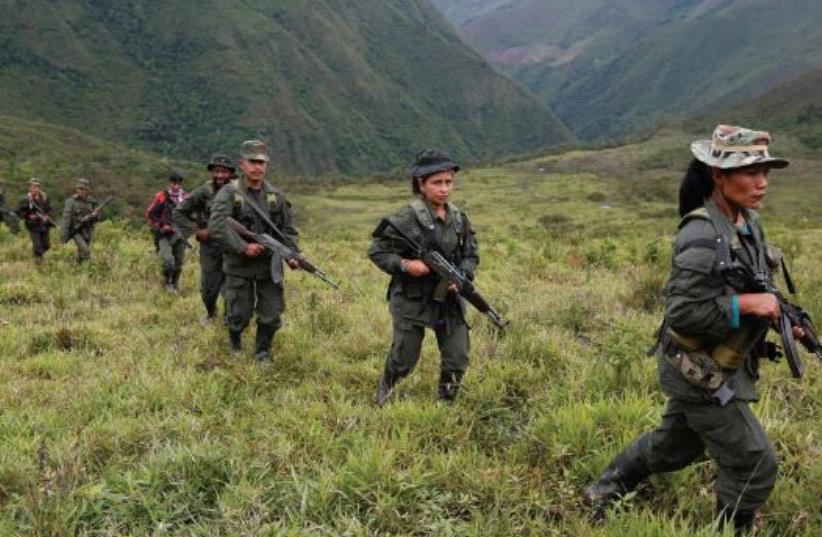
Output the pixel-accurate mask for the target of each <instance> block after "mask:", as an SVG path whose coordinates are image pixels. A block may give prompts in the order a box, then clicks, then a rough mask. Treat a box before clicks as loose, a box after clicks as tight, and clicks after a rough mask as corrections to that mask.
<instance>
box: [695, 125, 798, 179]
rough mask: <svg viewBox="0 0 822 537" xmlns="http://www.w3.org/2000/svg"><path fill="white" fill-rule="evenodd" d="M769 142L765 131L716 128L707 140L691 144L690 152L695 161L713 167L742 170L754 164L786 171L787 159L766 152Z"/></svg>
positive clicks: (722, 126) (720, 126)
mask: <svg viewBox="0 0 822 537" xmlns="http://www.w3.org/2000/svg"><path fill="white" fill-rule="evenodd" d="M770 141H771V135H770V134H768V133H767V132H765V131H754V130H751V129H746V128H744V127H733V126H730V125H717V127H716V129H714V134H713V137H712V138H711V139H710V140H697V141H695V142H693V143H692V144H691V152H692V153H693V154H694V157H696V159H697V160H699V161H701V162H704V163H705V164H707V165H708V166H713V167H715V168H721V169H731V168H742V167H744V166H753V165H755V164H765V165H767V166H769V167H771V168H787V167H788V164H789V162H788V161H787V160H785V159H783V158H777V157H772V156H771V155H770V154H769V153H768V144H769V143H770Z"/></svg>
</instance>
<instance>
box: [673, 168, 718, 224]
mask: <svg viewBox="0 0 822 537" xmlns="http://www.w3.org/2000/svg"><path fill="white" fill-rule="evenodd" d="M713 190H714V179H713V177H712V173H711V167H710V166H708V165H707V164H705V163H704V162H702V161H700V160H697V159H693V160H691V163H690V164H688V169H687V170H686V171H685V177H683V178H682V183H681V184H680V185H679V216H680V217H682V216H685V215H686V214H688V213H689V212H691V211H693V210H694V209H698V208H700V207H702V206H703V205H705V200H706V199H708V198H709V197H711V193H712V192H713Z"/></svg>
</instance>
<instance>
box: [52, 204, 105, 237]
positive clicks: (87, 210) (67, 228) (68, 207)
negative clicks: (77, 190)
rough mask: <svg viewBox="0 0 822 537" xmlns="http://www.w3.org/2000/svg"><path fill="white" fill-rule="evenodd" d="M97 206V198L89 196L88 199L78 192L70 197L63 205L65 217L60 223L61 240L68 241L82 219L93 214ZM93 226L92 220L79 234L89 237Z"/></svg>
mask: <svg viewBox="0 0 822 537" xmlns="http://www.w3.org/2000/svg"><path fill="white" fill-rule="evenodd" d="M96 208H97V200H95V199H94V198H91V197H87V198H86V199H81V198H79V197H78V196H77V195H76V194H75V195H73V196H71V197H70V198H68V199H67V200H66V203H65V205H64V206H63V219H62V221H61V223H60V240H61V241H63V242H67V241H68V240H69V234H70V233H71V232H72V231H74V230H75V229H77V226H79V225H80V221H81V220H82V219H83V218H85V217H86V216H88V215H89V214H91V213H92V211H94V209H96ZM93 226H94V222H93V221H92V223H91V224H90V225H87V226H85V228H83V230H82V231H79V232H78V235H81V236H82V237H83V238H85V239H89V238H90V237H91V231H92V227H93Z"/></svg>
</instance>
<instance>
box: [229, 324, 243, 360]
mask: <svg viewBox="0 0 822 537" xmlns="http://www.w3.org/2000/svg"><path fill="white" fill-rule="evenodd" d="M228 344H229V345H230V347H231V354H232V355H233V356H237V355H238V354H240V352H241V351H242V350H243V333H242V332H232V331H231V330H229V331H228Z"/></svg>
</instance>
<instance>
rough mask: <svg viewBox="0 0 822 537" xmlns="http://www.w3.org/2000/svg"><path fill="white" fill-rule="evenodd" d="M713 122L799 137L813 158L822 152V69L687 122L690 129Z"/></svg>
mask: <svg viewBox="0 0 822 537" xmlns="http://www.w3.org/2000/svg"><path fill="white" fill-rule="evenodd" d="M711 122H717V123H718V122H725V123H728V122H731V123H736V124H739V125H751V126H755V127H757V128H762V129H770V130H771V131H773V132H774V134H775V135H776V136H777V137H779V136H780V134H789V135H791V136H793V137H795V138H796V139H797V140H798V141H799V142H800V143H801V144H802V145H803V146H804V147H805V148H807V149H808V150H809V151H810V152H811V154H814V153H815V154H819V153H820V152H822V69H816V70H813V71H810V72H808V73H806V74H804V75H802V76H800V77H799V78H797V79H795V80H791V81H789V82H786V83H784V84H780V85H779V86H777V87H775V88H773V89H771V90H769V91H767V92H765V93H764V94H762V95H760V96H758V97H756V98H754V99H752V100H750V101H748V102H745V103H742V104H740V105H738V106H734V107H732V108H730V109H728V110H723V111H721V112H714V113H712V114H708V115H707V117H701V118H698V119H694V120H690V121H687V122H685V125H686V126H687V127H688V128H690V129H692V130H693V129H697V128H699V125H700V124H701V125H708V124H710V123H711Z"/></svg>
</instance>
